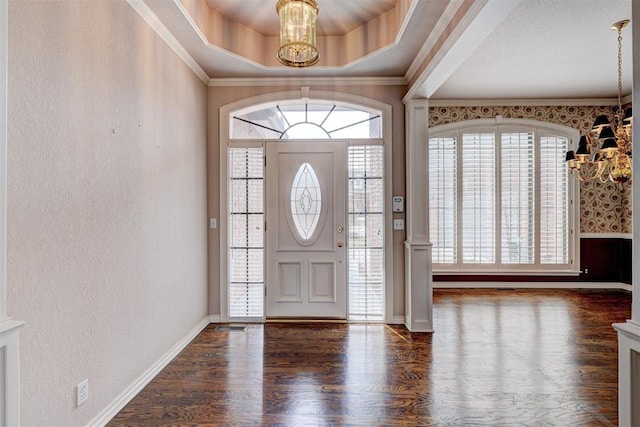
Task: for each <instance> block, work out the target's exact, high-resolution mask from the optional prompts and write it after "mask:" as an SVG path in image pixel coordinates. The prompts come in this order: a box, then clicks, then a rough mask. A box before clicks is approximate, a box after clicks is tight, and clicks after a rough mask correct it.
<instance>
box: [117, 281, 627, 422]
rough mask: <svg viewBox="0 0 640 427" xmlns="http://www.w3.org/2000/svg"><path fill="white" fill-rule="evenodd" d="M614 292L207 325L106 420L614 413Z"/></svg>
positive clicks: (491, 296)
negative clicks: (376, 317) (412, 325)
mask: <svg viewBox="0 0 640 427" xmlns="http://www.w3.org/2000/svg"><path fill="white" fill-rule="evenodd" d="M630 307H631V296H630V294H629V293H626V292H623V291H591V292H589V291H572V290H515V291H513V290H510V291H500V290H487V289H482V290H480V289H477V290H436V291H435V293H434V316H433V317H434V320H435V325H434V326H435V330H436V332H435V333H434V334H425V333H422V334H411V333H409V332H407V330H406V329H405V328H404V327H402V326H393V325H382V324H335V323H307V324H294V323H281V324H277V323H267V324H265V325H255V324H254V325H247V327H246V329H245V330H244V331H242V332H237V331H235V332H234V331H229V332H221V331H217V330H216V329H215V327H214V326H210V327H209V328H207V329H206V330H205V331H203V332H202V333H201V334H200V335H199V336H198V337H197V338H196V339H195V340H194V341H193V342H192V343H191V344H190V345H189V346H188V347H187V348H186V349H185V350H184V351H183V352H182V353H181V354H180V355H179V356H178V357H177V358H176V359H175V360H174V361H172V362H171V363H170V364H169V365H168V366H167V367H166V368H165V369H164V370H163V371H162V372H161V373H160V374H159V375H158V376H157V377H156V378H155V379H154V380H153V381H152V382H151V383H150V384H149V385H148V386H147V387H146V388H145V389H144V390H143V391H142V392H141V393H140V394H139V395H138V396H137V397H136V398H135V399H133V401H132V402H131V403H130V404H129V405H127V407H125V409H124V410H123V411H121V413H120V414H118V416H117V417H116V418H114V420H112V422H111V423H110V425H113V426H117V425H120V426H125V425H126V426H135V425H168V424H192V425H198V424H211V425H446V426H448V425H492V426H493V425H559V426H569V425H571V426H573V425H605V426H606V425H616V424H617V421H618V417H617V336H616V334H615V331H614V330H613V329H612V328H611V324H612V323H614V322H622V321H625V320H626V319H627V318H628V317H629V316H630Z"/></svg>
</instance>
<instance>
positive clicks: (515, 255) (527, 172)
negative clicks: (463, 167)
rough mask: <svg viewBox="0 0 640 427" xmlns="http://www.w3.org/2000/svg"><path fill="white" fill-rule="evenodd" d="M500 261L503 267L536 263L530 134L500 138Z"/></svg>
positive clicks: (532, 151)
mask: <svg viewBox="0 0 640 427" xmlns="http://www.w3.org/2000/svg"><path fill="white" fill-rule="evenodd" d="M500 157H501V162H500V163H501V165H500V173H501V179H500V182H501V183H502V191H501V203H500V215H501V219H500V234H501V247H502V250H501V258H502V262H503V263H504V264H533V263H534V261H535V253H534V250H535V236H534V226H535V216H536V215H535V206H534V197H535V193H534V189H535V158H534V139H533V132H510V133H502V134H501V153H500Z"/></svg>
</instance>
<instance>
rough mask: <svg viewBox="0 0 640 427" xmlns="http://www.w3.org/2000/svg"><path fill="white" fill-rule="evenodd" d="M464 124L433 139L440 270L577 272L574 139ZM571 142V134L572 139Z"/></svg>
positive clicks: (433, 235)
mask: <svg viewBox="0 0 640 427" xmlns="http://www.w3.org/2000/svg"><path fill="white" fill-rule="evenodd" d="M478 126H482V127H475V128H474V127H472V126H470V125H467V126H464V124H463V123H462V124H460V127H459V129H456V130H452V127H451V126H448V127H445V129H444V130H443V131H442V132H440V133H438V132H437V131H432V130H430V139H429V146H428V149H429V158H428V160H429V163H428V165H429V171H428V173H429V189H428V191H429V235H430V240H431V242H432V243H433V262H434V268H435V270H436V271H439V270H440V271H445V270H446V271H465V270H467V271H483V272H490V271H496V272H501V271H513V272H518V271H532V270H534V269H535V270H536V271H539V270H544V271H558V270H563V271H564V270H566V271H574V270H575V269H576V267H575V266H574V264H573V262H574V261H573V259H572V258H573V257H572V250H573V248H574V247H575V245H576V241H575V239H576V238H575V233H572V230H571V227H573V220H572V218H573V217H574V216H575V215H576V213H575V206H574V205H573V204H572V202H571V198H572V192H573V187H572V185H571V182H570V176H569V174H568V172H567V168H566V166H565V164H564V162H563V159H564V157H563V153H565V152H566V151H567V150H568V147H569V145H570V137H569V136H564V135H562V134H561V132H560V133H559V134H554V132H551V131H548V130H545V129H546V128H545V129H541V128H538V127H536V126H531V125H518V124H509V126H506V125H505V126H484V123H483V124H482V125H478ZM567 135H568V134H567Z"/></svg>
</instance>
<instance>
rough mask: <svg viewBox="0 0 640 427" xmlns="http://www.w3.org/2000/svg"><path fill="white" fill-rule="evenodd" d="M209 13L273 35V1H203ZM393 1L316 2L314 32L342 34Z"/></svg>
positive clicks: (393, 4)
mask: <svg viewBox="0 0 640 427" xmlns="http://www.w3.org/2000/svg"><path fill="white" fill-rule="evenodd" d="M206 3H207V5H208V6H209V8H210V9H211V10H214V11H216V12H217V13H220V14H221V15H223V16H225V17H226V18H227V19H229V20H231V21H234V22H237V23H239V24H242V25H244V26H246V27H249V28H253V29H254V30H255V31H257V32H259V33H260V34H262V35H265V36H277V35H278V32H279V25H280V21H279V20H278V15H276V2H273V1H268V0H242V1H239V0H206ZM397 3H398V1H397V0H319V1H318V6H319V8H320V14H319V16H318V22H317V25H318V33H319V34H322V35H324V36H337V35H344V34H346V33H348V32H350V31H353V30H355V29H356V28H358V27H360V26H362V25H364V24H366V23H367V22H369V21H373V20H374V19H375V18H377V17H378V16H380V15H382V14H384V13H386V12H388V11H390V10H391V9H393V8H395V7H396V4H397Z"/></svg>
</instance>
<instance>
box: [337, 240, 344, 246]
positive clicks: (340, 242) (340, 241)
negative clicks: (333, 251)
mask: <svg viewBox="0 0 640 427" xmlns="http://www.w3.org/2000/svg"><path fill="white" fill-rule="evenodd" d="M343 246H344V242H343V241H342V240H338V247H339V248H341V247H343Z"/></svg>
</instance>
